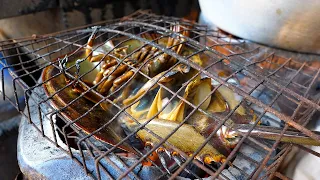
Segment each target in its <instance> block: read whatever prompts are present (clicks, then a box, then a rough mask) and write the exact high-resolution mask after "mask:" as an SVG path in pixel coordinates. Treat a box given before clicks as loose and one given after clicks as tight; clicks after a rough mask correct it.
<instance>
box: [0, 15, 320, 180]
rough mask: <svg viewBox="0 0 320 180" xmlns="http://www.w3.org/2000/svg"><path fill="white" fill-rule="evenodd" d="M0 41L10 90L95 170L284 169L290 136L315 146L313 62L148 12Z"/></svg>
mask: <svg viewBox="0 0 320 180" xmlns="http://www.w3.org/2000/svg"><path fill="white" fill-rule="evenodd" d="M0 48H1V49H0V52H1V53H2V54H3V57H1V64H2V66H3V68H2V70H1V74H2V77H3V74H4V73H6V72H8V73H9V74H10V75H11V76H12V80H11V81H10V82H5V79H4V78H2V79H1V80H2V88H1V92H2V95H3V98H4V99H5V100H7V101H9V102H11V103H12V105H14V106H15V107H16V108H17V110H18V111H19V112H21V114H22V115H24V116H25V117H26V118H27V119H28V121H29V123H30V125H32V126H34V128H35V129H37V130H38V131H39V133H40V134H42V136H43V137H44V138H46V139H47V140H48V141H51V142H52V143H53V144H55V145H56V146H57V147H58V148H60V149H61V150H63V151H64V152H66V153H68V154H69V155H70V157H71V158H72V159H73V160H74V161H76V162H78V163H79V165H81V166H82V167H83V170H84V171H85V172H86V173H87V174H88V176H91V177H92V178H96V179H122V178H129V179H167V178H170V179H174V178H191V179H194V178H197V179H201V178H220V179H258V178H260V179H265V178H272V177H274V176H277V177H279V178H283V179H285V178H286V177H285V176H284V175H283V174H281V173H280V172H278V168H279V166H280V165H281V162H282V161H283V160H284V159H285V157H286V155H287V154H288V153H289V152H290V150H291V149H292V147H294V146H295V147H299V148H301V149H303V150H306V151H308V152H310V153H312V154H315V155H317V156H318V154H317V153H316V152H314V151H312V150H311V149H308V148H307V147H306V146H304V145H318V144H319V143H320V136H319V134H317V133H316V132H313V131H311V130H310V128H306V127H305V126H306V125H307V124H308V122H309V121H310V120H311V119H312V118H313V119H316V118H317V117H318V114H319V110H320V105H319V87H318V86H319V73H320V69H319V67H317V64H316V62H314V63H313V62H301V61H298V60H295V59H294V58H285V57H281V56H278V55H277V54H275V53H273V52H271V53H270V52H266V51H264V50H263V49H261V48H260V47H259V46H258V45H255V44H253V43H249V42H246V41H244V40H241V39H237V38H236V37H232V36H230V35H227V34H224V33H222V32H220V31H217V30H210V29H208V28H207V27H206V26H202V25H199V24H196V23H192V22H188V21H185V20H182V19H177V18H172V17H163V16H156V15H153V14H150V13H148V12H144V11H140V12H138V13H135V14H133V15H131V16H129V17H125V18H122V19H119V20H114V21H109V22H101V23H98V24H95V26H87V27H80V28H77V29H71V30H68V31H63V32H58V33H54V34H50V35H44V36H35V37H32V38H25V39H20V40H14V41H3V42H0ZM40 74H42V75H41V77H40ZM208 82H209V83H208ZM6 83H9V84H10V87H11V88H12V89H10V87H9V88H8V87H5V84H6ZM12 91H13V92H14V96H8V93H10V92H11V93H12ZM21 91H23V92H24V98H25V101H21V100H19V99H21V97H20V96H22V95H21V93H17V92H21ZM159 104H160V105H159ZM24 107H25V109H24ZM298 144H303V145H298Z"/></svg>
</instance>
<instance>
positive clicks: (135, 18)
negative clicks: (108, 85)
mask: <svg viewBox="0 0 320 180" xmlns="http://www.w3.org/2000/svg"><path fill="white" fill-rule="evenodd" d="M157 20H159V21H160V22H161V21H167V22H170V23H175V22H179V23H181V24H184V23H185V24H187V25H188V24H189V23H190V22H186V21H182V20H181V19H177V18H172V17H164V16H156V15H153V14H150V13H149V12H145V11H139V12H137V13H135V14H133V15H131V16H129V17H125V18H123V19H121V20H113V21H108V22H100V23H98V24H95V25H105V26H104V27H103V28H105V30H106V31H108V32H109V33H112V32H114V33H121V31H117V30H114V29H113V28H114V27H115V26H117V25H119V26H124V25H126V24H127V25H129V26H130V25H131V26H135V25H139V26H141V25H143V26H146V27H148V28H151V29H152V30H154V29H160V30H162V31H164V32H168V33H169V35H172V34H174V35H180V34H179V33H175V32H173V31H170V30H168V29H164V28H161V27H157V26H152V25H148V23H145V22H149V21H151V22H157ZM112 23H116V24H117V25H110V24H112ZM170 23H169V24H170ZM195 26H196V28H198V29H196V31H198V32H199V31H203V32H205V33H207V34H201V33H199V34H200V35H199V36H201V35H202V36H208V33H215V36H216V37H215V38H217V39H219V38H220V40H221V39H227V40H223V41H224V43H217V44H215V45H214V46H211V47H207V46H204V45H201V44H200V43H198V42H196V41H194V40H192V39H188V38H187V40H188V41H191V42H192V43H194V45H198V47H201V48H203V49H201V51H203V50H206V51H210V52H212V53H213V54H216V56H217V57H220V58H216V59H217V61H216V62H215V63H219V62H222V61H223V60H225V59H227V60H228V61H229V62H230V64H231V65H234V66H237V67H240V68H239V69H238V70H237V71H234V72H233V75H235V74H237V73H239V72H241V71H247V72H249V73H250V76H251V77H252V78H255V79H256V80H259V81H258V83H257V84H256V87H254V88H252V89H251V90H250V91H249V92H245V91H243V90H242V89H241V88H239V87H236V86H235V85H233V84H231V83H229V82H227V80H228V79H221V78H219V77H217V76H214V75H213V74H211V73H210V72H209V71H204V70H203V68H201V67H199V66H197V65H196V64H194V63H190V62H189V61H188V60H187V58H183V57H181V56H178V55H177V54H175V53H173V52H172V51H170V50H168V49H165V48H163V47H160V46H158V45H157V44H156V43H152V42H149V41H145V40H144V39H141V38H139V37H138V36H132V35H131V34H126V35H127V36H128V37H130V36H132V37H134V38H137V39H139V40H141V41H145V43H147V44H150V45H152V46H156V47H157V46H158V47H157V48H159V49H161V50H162V51H163V52H165V53H167V54H169V55H172V56H173V57H175V58H177V59H178V60H179V61H180V62H184V63H187V64H189V65H190V66H192V67H193V68H195V69H198V70H201V72H202V73H204V74H206V75H207V76H209V77H210V78H212V79H214V80H216V81H217V82H219V83H220V84H221V85H225V86H228V88H230V89H231V90H233V91H234V92H236V93H238V94H239V95H241V96H242V97H243V100H242V101H241V102H240V104H242V103H246V102H245V101H244V99H245V100H246V101H249V102H251V103H254V104H256V105H258V106H261V107H262V108H263V109H264V111H263V113H261V114H262V115H261V116H259V117H258V119H261V118H262V116H264V115H265V113H266V112H269V113H271V114H274V115H276V116H277V117H278V118H280V119H281V120H283V121H285V122H286V123H285V126H284V128H283V131H282V133H284V132H285V131H286V130H288V127H289V126H288V124H290V126H292V127H294V128H295V129H297V130H299V131H301V132H303V133H305V134H306V135H308V136H309V137H311V138H313V139H315V140H317V141H320V137H319V136H318V135H316V134H314V133H313V132H312V131H311V130H309V129H308V128H306V127H304V126H305V125H306V124H307V123H308V121H309V120H310V119H311V118H312V115H313V114H314V113H316V111H317V112H319V110H320V106H319V100H318V99H316V100H314V99H310V97H308V95H309V91H310V89H311V88H312V86H313V84H314V83H315V82H316V81H317V79H319V73H320V70H319V69H318V70H317V68H316V67H312V66H311V65H309V64H308V62H299V61H296V60H295V59H292V58H291V59H290V58H283V57H281V59H283V60H282V63H281V62H277V63H278V64H276V63H275V64H276V65H277V68H276V69H275V70H274V71H272V72H269V73H270V74H269V75H268V76H265V75H262V74H260V73H259V72H256V71H253V70H252V69H250V67H251V66H254V65H256V64H259V63H264V62H268V61H269V64H270V66H271V65H272V64H273V63H271V62H272V61H274V59H276V58H279V56H277V55H276V54H275V53H268V54H266V57H265V58H262V59H260V60H259V61H253V59H248V57H246V55H248V56H249V58H252V57H253V56H255V55H257V54H258V53H259V52H260V47H258V46H257V47H254V48H251V49H250V48H249V49H250V50H245V49H243V47H244V46H246V45H247V44H248V46H250V44H249V43H248V42H245V41H243V40H237V39H236V38H234V37H231V36H228V35H225V34H224V33H223V32H220V31H215V30H209V29H208V28H207V27H205V26H201V25H195ZM87 27H90V26H85V27H80V28H77V29H72V30H68V31H63V32H58V33H54V34H50V35H44V36H36V37H32V38H26V39H20V40H14V41H3V42H0V47H1V50H0V52H2V53H4V54H5V52H6V51H7V50H10V49H16V50H17V53H16V54H14V55H4V58H2V59H1V64H2V65H3V66H4V67H5V68H3V69H2V70H1V74H2V75H3V73H4V71H6V70H8V71H9V72H10V74H11V75H12V77H13V78H14V80H13V82H12V87H13V89H14V91H15V92H16V91H17V88H18V87H19V88H22V89H23V90H24V91H25V97H26V98H25V105H26V111H23V109H22V107H23V106H22V105H21V104H19V101H18V94H17V93H15V99H14V100H12V99H10V98H9V97H7V96H6V92H5V91H4V89H2V90H1V91H2V94H3V99H4V100H5V99H6V100H8V101H9V102H11V104H12V105H14V106H15V107H16V108H17V110H18V111H20V112H21V114H23V115H24V116H25V117H27V118H28V120H29V123H30V124H31V125H33V126H34V127H35V128H36V129H37V130H38V131H39V132H40V133H41V134H42V136H43V137H45V138H47V139H48V140H49V141H51V142H52V143H53V144H55V145H56V146H57V147H59V148H60V149H62V150H63V151H65V152H66V153H68V154H69V155H70V157H71V158H72V159H74V160H75V161H76V162H78V163H79V164H80V165H82V166H84V170H85V172H86V173H87V174H91V175H92V177H94V178H98V179H99V178H101V175H100V173H101V172H100V171H101V170H100V169H101V167H102V165H101V164H100V160H101V159H107V156H106V155H107V154H108V153H113V152H112V151H113V149H115V148H111V149H109V150H108V151H106V152H101V155H100V156H98V157H96V156H95V155H94V152H91V155H92V156H93V157H94V158H95V167H96V172H95V173H90V172H89V171H88V169H87V168H86V163H84V162H85V155H84V154H86V153H84V152H83V151H84V150H82V149H81V148H80V149H79V151H80V154H81V156H82V157H81V158H80V159H78V158H77V157H75V156H73V153H74V152H75V150H74V149H73V148H72V147H71V146H70V145H69V144H68V143H67V148H63V147H61V146H60V145H59V143H58V140H57V139H58V137H57V135H56V133H53V136H52V137H51V138H50V137H47V136H48V134H47V133H48V132H45V131H44V129H43V126H42V121H44V120H43V114H47V113H46V112H43V110H42V107H41V106H42V104H46V105H48V106H51V104H50V102H49V101H48V100H49V99H50V98H48V99H44V100H43V101H41V102H39V103H37V104H38V112H39V119H40V127H38V126H37V125H35V124H34V123H33V120H32V119H31V115H30V113H31V112H30V107H29V101H30V100H32V96H31V94H32V90H33V89H34V88H36V87H41V86H42V82H38V81H37V79H36V78H35V77H33V75H32V74H25V75H18V74H17V73H19V72H20V71H19V70H18V71H12V70H10V68H13V67H14V66H16V65H10V64H7V63H6V62H4V61H2V60H3V59H9V58H12V57H18V58H19V60H20V63H19V64H18V65H20V66H22V70H21V71H26V72H27V73H32V72H29V69H30V67H28V68H26V67H24V64H26V62H22V59H21V56H22V55H24V54H23V53H20V50H19V49H18V48H21V49H23V50H24V51H26V52H27V54H30V55H32V56H34V58H32V59H31V61H37V59H44V60H45V65H43V66H41V68H40V69H36V70H35V71H40V70H42V69H43V68H44V67H45V66H47V65H49V64H52V60H53V59H55V58H52V57H51V56H52V55H57V54H59V55H63V54H64V52H62V51H65V50H66V51H68V52H72V49H71V50H70V49H68V50H67V48H66V47H68V46H74V47H85V45H86V44H84V43H82V44H78V43H75V42H74V41H70V39H63V37H64V36H67V38H69V37H70V36H71V35H72V34H73V33H75V34H76V35H79V34H81V33H84V34H86V35H84V36H81V37H82V38H83V40H87V38H88V36H90V34H91V32H92V29H86V28H87ZM103 28H102V29H100V30H101V31H103ZM193 30H194V29H193ZM213 36H214V35H213ZM51 40H54V43H56V44H57V46H58V47H57V49H55V50H56V51H57V52H54V51H52V50H49V49H48V48H49V47H52V46H53V45H54V44H52V43H48V42H49V41H51ZM233 41H235V42H233ZM43 43H44V44H45V45H44V46H43V45H42V44H43ZM60 43H61V44H62V45H63V44H65V47H59V45H61V44H60ZM246 43H247V44H246ZM36 45H40V49H39V48H37V47H34V46H36ZM41 45H42V46H41ZM241 45H243V46H241ZM12 46H13V47H12ZM225 46H227V47H229V48H226V47H225ZM216 47H220V48H222V49H225V51H226V52H228V53H229V54H228V55H225V54H222V53H221V52H219V51H217V50H216V49H215V48H216ZM199 49H200V48H199ZM234 49H236V50H239V49H240V50H241V51H242V52H240V53H239V52H238V53H237V52H235V51H234ZM41 50H44V51H47V53H48V54H46V53H43V52H40V51H41ZM39 52H40V53H39ZM58 52H59V53H58ZM56 53H57V54H56ZM252 54H253V55H252ZM46 57H48V58H49V60H46ZM235 57H236V58H240V59H243V60H244V61H247V62H248V63H247V64H245V65H244V64H240V63H238V62H236V61H235V59H236V58H235ZM252 61H253V62H252ZM249 62H251V63H249ZM121 63H123V62H122V61H120V63H119V64H121ZM292 64H295V65H298V68H296V67H294V68H292V67H290V65H292ZM243 65H244V66H243ZM56 68H59V67H58V66H57V67H56ZM286 68H287V69H289V70H290V71H293V72H294V76H293V77H291V79H290V80H289V81H288V82H287V84H285V85H283V84H281V82H280V83H279V82H277V81H276V80H277V79H276V80H275V79H272V78H271V77H272V76H273V75H275V74H277V73H278V72H279V71H281V70H283V69H286ZM304 68H307V69H308V70H312V71H314V72H315V74H314V76H312V75H311V77H310V80H311V82H310V83H309V86H308V87H306V86H304V89H305V91H304V93H303V94H302V95H301V94H299V93H297V92H294V91H293V90H292V89H290V88H288V86H289V85H290V84H293V83H292V81H293V80H294V79H295V77H296V76H297V75H300V73H304V72H302V71H303V69H304ZM270 69H272V68H270ZM307 75H308V74H306V76H307ZM23 76H30V77H31V78H32V79H33V81H34V83H35V84H36V85H35V86H34V87H30V86H29V85H28V84H26V83H25V82H24V81H22V80H21V78H22V77H23ZM70 76H72V75H71V74H70ZM309 76H310V75H309ZM2 77H3V76H2ZM231 77H233V76H230V77H229V78H231ZM278 78H280V77H278ZM78 80H79V77H78ZM1 81H2V84H4V79H1ZM80 81H81V80H80ZM264 83H268V84H269V85H270V86H269V88H271V87H273V88H274V89H273V90H274V91H277V92H278V93H277V96H276V98H275V99H274V100H273V102H272V103H271V104H269V105H267V104H264V103H263V102H261V101H259V100H258V99H256V98H254V97H252V96H251V95H250V94H251V93H252V92H253V91H254V90H256V89H257V88H258V87H259V86H260V85H262V84H264ZM296 84H297V86H299V85H301V84H299V83H296ZM159 85H160V84H159ZM301 86H303V85H301ZM218 87H219V86H217V87H216V88H215V89H217V88H218ZM88 88H90V87H88ZM33 93H34V92H33ZM173 93H175V92H173ZM283 94H287V98H288V99H290V98H291V99H293V100H295V101H297V102H299V103H300V104H302V105H298V107H297V108H296V109H294V111H293V114H292V116H291V117H288V116H286V115H284V114H283V113H281V112H279V111H278V110H276V109H275V108H273V107H272V105H273V103H275V102H276V101H277V100H278V98H279V97H280V96H282V95H283ZM176 95H177V93H176ZM289 96H292V97H289ZM179 99H183V98H182V97H179ZM106 100H107V99H106ZM184 100H185V99H184ZM185 101H186V100H185ZM110 103H112V102H111V101H110ZM240 104H239V105H240ZM303 104H305V105H308V108H309V111H308V112H309V116H308V117H307V118H305V120H304V121H302V122H295V121H294V120H293V119H294V118H295V116H296V115H297V114H298V113H301V112H299V109H300V106H303ZM189 105H190V104H189ZM239 105H238V106H237V107H236V108H238V107H239ZM199 106H200V105H198V107H199ZM198 107H194V108H198ZM121 109H123V108H121ZM195 110H197V109H195ZM234 111H235V109H234V110H233V111H231V112H230V113H229V116H231V115H232V114H233V113H234ZM60 112H61V110H58V111H55V112H52V113H50V118H48V117H46V118H48V120H49V121H50V122H51V124H52V132H55V130H56V129H57V130H58V131H60V133H62V134H63V135H64V138H65V139H70V138H75V137H73V136H72V135H70V134H68V132H67V130H66V129H67V128H68V127H70V128H72V130H73V131H74V132H76V133H78V135H80V134H82V133H83V132H81V129H79V128H77V127H76V126H75V125H74V123H70V122H68V120H65V122H66V123H67V124H66V125H65V126H64V127H63V128H62V129H60V128H58V127H56V125H55V120H54V115H57V116H59V117H60V118H62V119H65V117H64V116H63V115H61V113H60ZM212 118H217V117H212ZM227 118H228V116H227V117H224V119H222V121H221V123H220V126H221V125H222V124H223V123H224V122H225V120H227ZM220 120H221V119H220ZM74 121H76V120H74ZM181 125H182V124H181ZM217 130H218V129H216V131H217ZM251 130H252V129H251ZM81 136H82V135H80V137H81ZM90 136H91V135H86V136H85V137H82V138H81V139H80V140H78V144H80V145H81V143H84V144H87V145H88V144H89V146H90V147H92V148H93V149H94V150H96V151H100V150H99V149H98V148H95V147H94V146H95V145H94V144H92V142H90V140H89V139H88V138H89V137H90ZM209 138H210V137H208V138H207V139H209ZM245 140H249V141H251V142H252V143H255V144H256V145H258V146H260V147H261V148H262V149H266V150H267V152H268V153H267V155H266V157H265V158H264V160H263V161H262V163H261V165H260V166H259V168H257V169H256V170H255V172H254V173H252V174H250V175H249V176H248V178H253V179H256V178H258V177H259V175H260V174H261V172H262V170H266V171H267V172H268V173H266V176H268V177H273V176H277V177H279V178H280V177H282V176H283V175H282V174H281V173H279V172H277V168H278V166H279V165H280V164H281V161H282V160H283V159H284V158H285V155H286V154H288V153H289V151H290V149H291V148H292V147H293V146H296V145H293V144H286V145H281V146H284V147H281V148H280V149H281V151H280V152H279V153H277V155H275V157H272V158H276V159H275V160H274V162H273V163H272V164H271V165H268V166H267V163H268V160H269V159H270V158H271V156H272V153H273V151H272V150H273V149H277V148H279V142H280V141H279V140H280V139H278V140H277V141H275V142H274V143H273V145H272V147H268V146H266V145H264V144H263V143H260V142H258V141H257V140H255V139H254V138H251V137H249V133H246V134H243V137H242V138H241V141H240V142H239V143H238V145H237V146H236V147H235V148H234V149H233V151H232V152H231V154H230V155H229V156H228V158H227V161H230V160H232V158H233V157H234V156H235V155H236V153H238V150H239V148H240V146H241V144H243V143H244V141H245ZM66 142H68V141H66ZM207 142H208V141H207ZM159 146H160V145H159ZM297 147H300V146H297ZM156 148H157V147H153V148H152V149H151V151H149V153H148V154H150V153H151V152H152V151H154V150H155V149H156ZM300 148H301V147H300ZM301 149H303V150H306V147H304V146H303V148H301ZM307 149H308V148H307ZM307 151H310V152H311V153H313V154H316V155H317V156H318V154H317V153H316V152H314V151H312V150H311V149H308V150H307ZM148 154H143V157H147V156H148ZM181 154H183V153H182V152H181ZM195 154H196V153H195ZM185 156H186V155H185ZM186 157H187V156H186ZM140 160H143V159H140ZM191 161H192V162H193V163H194V164H196V165H197V166H199V168H202V169H203V170H204V171H206V172H207V173H208V174H210V175H212V176H213V177H214V178H216V177H218V176H219V177H221V176H223V175H222V174H221V172H222V171H223V170H224V168H225V166H226V165H227V163H223V165H222V166H220V167H219V168H218V169H214V170H215V172H214V171H212V169H209V168H208V167H206V166H204V165H203V164H201V163H199V162H197V161H196V160H193V157H190V158H188V160H187V161H186V162H185V163H184V164H183V165H182V166H181V167H179V168H178V170H177V171H175V172H174V173H173V174H171V175H170V176H167V174H166V172H164V171H162V172H163V176H164V177H165V176H167V177H170V178H171V179H172V178H175V177H176V176H178V175H179V173H180V172H181V171H183V170H184V169H185V168H186V166H187V164H188V163H190V162H191ZM110 162H111V161H110ZM124 164H125V163H124ZM138 164H139V163H138V162H137V163H135V164H134V165H138ZM154 165H155V166H156V164H154ZM115 168H116V167H115ZM127 168H128V169H127V170H126V171H125V172H123V174H122V175H121V176H120V177H118V178H123V177H126V176H127V175H129V174H131V175H132V176H134V177H136V178H137V179H139V177H137V176H136V175H135V174H134V173H133V172H132V170H133V169H134V168H135V166H130V167H127ZM102 169H103V168H102ZM159 169H161V168H160V167H159ZM102 171H103V172H104V173H108V172H107V170H106V169H105V170H102ZM210 171H212V172H210ZM95 176H96V177H95ZM110 177H111V176H110ZM224 178H226V177H224ZM259 178H263V177H259Z"/></svg>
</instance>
